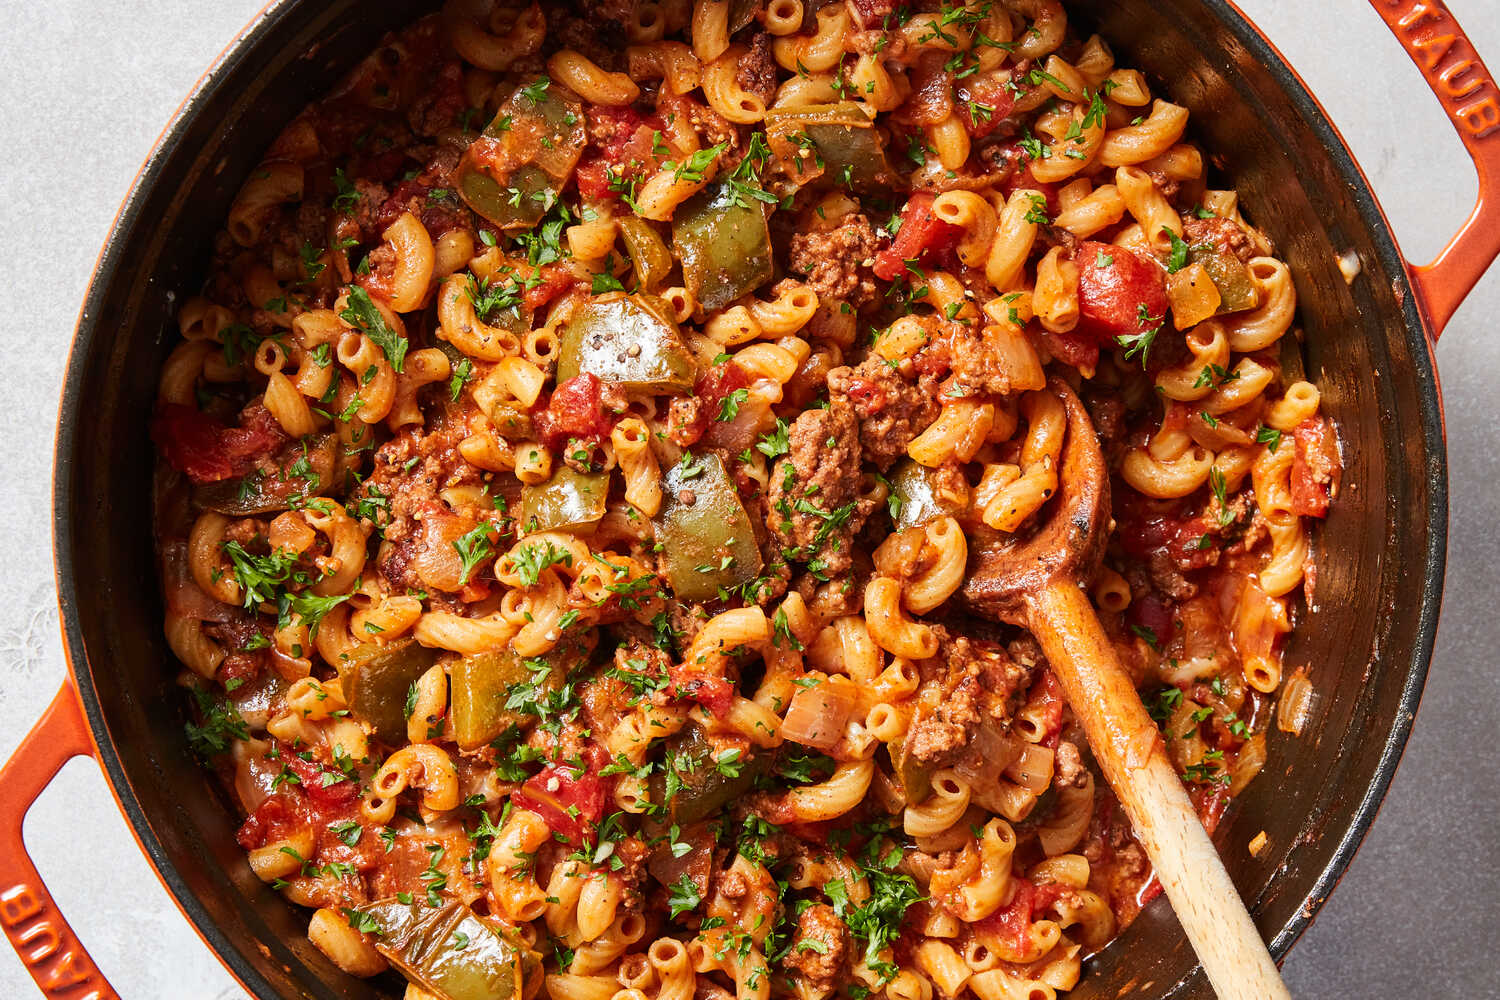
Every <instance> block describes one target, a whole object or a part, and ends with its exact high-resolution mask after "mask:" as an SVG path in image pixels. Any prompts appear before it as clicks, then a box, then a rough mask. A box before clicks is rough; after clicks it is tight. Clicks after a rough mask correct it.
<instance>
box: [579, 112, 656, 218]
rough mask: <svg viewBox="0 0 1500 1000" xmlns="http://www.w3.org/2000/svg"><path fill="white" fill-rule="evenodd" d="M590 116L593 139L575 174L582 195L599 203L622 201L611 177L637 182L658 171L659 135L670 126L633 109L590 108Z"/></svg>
mask: <svg viewBox="0 0 1500 1000" xmlns="http://www.w3.org/2000/svg"><path fill="white" fill-rule="evenodd" d="M588 116H589V135H590V136H592V137H593V139H592V141H591V144H590V148H589V150H588V151H587V152H586V153H585V154H584V156H583V159H582V160H580V161H579V164H578V167H577V169H576V170H575V171H574V176H576V177H577V178H578V193H579V194H581V195H583V196H584V197H585V198H593V199H596V200H602V199H607V198H618V197H620V193H621V192H620V191H618V190H612V189H611V188H610V186H609V180H610V174H611V173H613V174H614V175H615V176H616V177H620V178H624V179H627V180H635V179H638V178H640V177H644V176H645V175H646V174H648V173H650V172H652V171H654V170H655V169H656V168H657V166H658V165H659V164H660V157H658V156H657V150H659V149H660V148H661V147H660V146H659V145H658V143H657V141H656V140H657V135H659V134H660V133H662V132H663V131H665V129H666V125H665V124H664V123H663V122H662V120H661V118H660V117H659V116H657V115H642V114H641V113H640V112H638V111H636V110H635V109H634V108H632V107H629V106H624V107H606V106H595V107H590V108H589V110H588Z"/></svg>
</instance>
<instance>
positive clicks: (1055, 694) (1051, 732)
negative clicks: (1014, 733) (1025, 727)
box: [1027, 670, 1063, 748]
mask: <svg viewBox="0 0 1500 1000" xmlns="http://www.w3.org/2000/svg"><path fill="white" fill-rule="evenodd" d="M1027 700H1028V701H1040V702H1041V704H1042V718H1043V719H1044V720H1045V722H1046V727H1045V728H1044V729H1043V730H1042V739H1041V745H1042V746H1046V747H1054V748H1055V747H1056V746H1057V741H1058V738H1059V737H1060V736H1061V734H1062V721H1063V690H1062V683H1061V682H1060V681H1058V679H1057V676H1056V675H1055V674H1053V673H1052V671H1051V670H1043V671H1042V673H1041V676H1040V677H1038V678H1037V679H1036V680H1034V681H1032V683H1031V691H1030V692H1029V693H1028V694H1027Z"/></svg>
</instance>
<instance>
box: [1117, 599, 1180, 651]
mask: <svg viewBox="0 0 1500 1000" xmlns="http://www.w3.org/2000/svg"><path fill="white" fill-rule="evenodd" d="M1125 621H1126V622H1127V623H1129V624H1131V625H1137V626H1139V627H1141V628H1143V629H1150V630H1151V634H1152V635H1155V636H1156V637H1157V638H1158V640H1160V641H1162V642H1165V641H1166V640H1167V639H1169V638H1171V636H1172V606H1171V605H1170V604H1169V603H1168V602H1167V599H1166V598H1164V597H1162V596H1160V595H1159V594H1157V593H1155V592H1147V593H1145V594H1142V595H1141V596H1140V597H1139V598H1135V599H1133V600H1132V601H1131V602H1130V608H1129V610H1127V611H1126V612H1125Z"/></svg>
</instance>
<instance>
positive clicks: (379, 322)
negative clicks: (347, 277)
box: [339, 285, 410, 372]
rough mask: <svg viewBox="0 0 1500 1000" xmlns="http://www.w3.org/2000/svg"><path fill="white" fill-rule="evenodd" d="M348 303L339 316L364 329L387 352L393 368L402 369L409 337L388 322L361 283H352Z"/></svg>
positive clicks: (387, 358)
mask: <svg viewBox="0 0 1500 1000" xmlns="http://www.w3.org/2000/svg"><path fill="white" fill-rule="evenodd" d="M347 302H348V305H347V306H345V308H344V311H343V312H341V313H339V317H340V318H341V319H342V320H343V321H344V322H345V323H348V324H349V325H350V326H353V327H356V328H358V329H360V330H362V331H364V333H365V336H367V337H369V338H370V339H371V340H372V341H374V343H375V346H376V347H379V348H380V349H381V350H382V351H384V352H385V357H386V360H387V361H389V362H390V363H391V368H393V369H395V370H396V371H398V372H399V371H401V370H402V366H403V365H405V364H406V348H407V347H408V346H410V345H409V344H408V342H407V339H406V338H405V337H403V336H401V334H399V333H397V332H396V331H395V330H392V329H391V328H390V325H389V324H388V323H386V321H385V317H384V316H382V315H381V314H380V310H379V309H377V308H376V307H375V302H374V300H372V299H371V298H370V293H369V292H367V291H365V290H364V288H362V287H360V286H359V285H350V286H349V294H348V296H347Z"/></svg>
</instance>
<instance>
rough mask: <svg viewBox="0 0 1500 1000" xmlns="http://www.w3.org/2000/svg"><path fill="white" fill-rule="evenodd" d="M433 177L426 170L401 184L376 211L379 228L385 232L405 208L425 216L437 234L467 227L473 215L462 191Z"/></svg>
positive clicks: (427, 226)
mask: <svg viewBox="0 0 1500 1000" xmlns="http://www.w3.org/2000/svg"><path fill="white" fill-rule="evenodd" d="M433 179H435V178H429V177H428V176H427V175H426V174H422V175H420V176H417V177H413V178H411V179H409V180H404V181H402V182H401V183H400V184H398V185H397V186H396V190H394V191H392V192H391V196H390V197H389V198H387V199H386V200H385V201H384V202H382V203H381V205H380V208H379V209H378V210H377V211H376V213H375V231H376V232H377V233H384V232H385V231H386V229H387V228H389V227H390V225H391V224H392V223H393V222H395V221H396V220H397V219H399V218H401V215H402V213H404V212H411V213H412V214H413V215H415V216H416V217H417V218H418V219H421V220H422V225H423V226H424V227H425V228H426V229H427V231H428V233H430V234H432V236H433V237H434V238H436V237H438V236H441V235H443V234H444V233H446V232H448V231H449V230H452V229H463V228H465V227H466V226H467V225H468V224H469V221H468V220H469V217H468V213H467V210H466V209H465V208H464V207H463V205H462V204H460V203H459V200H458V195H456V194H454V193H453V191H452V190H451V189H449V188H439V187H437V186H436V185H434V184H433V183H431V181H432V180H433ZM372 291H373V289H372Z"/></svg>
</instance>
